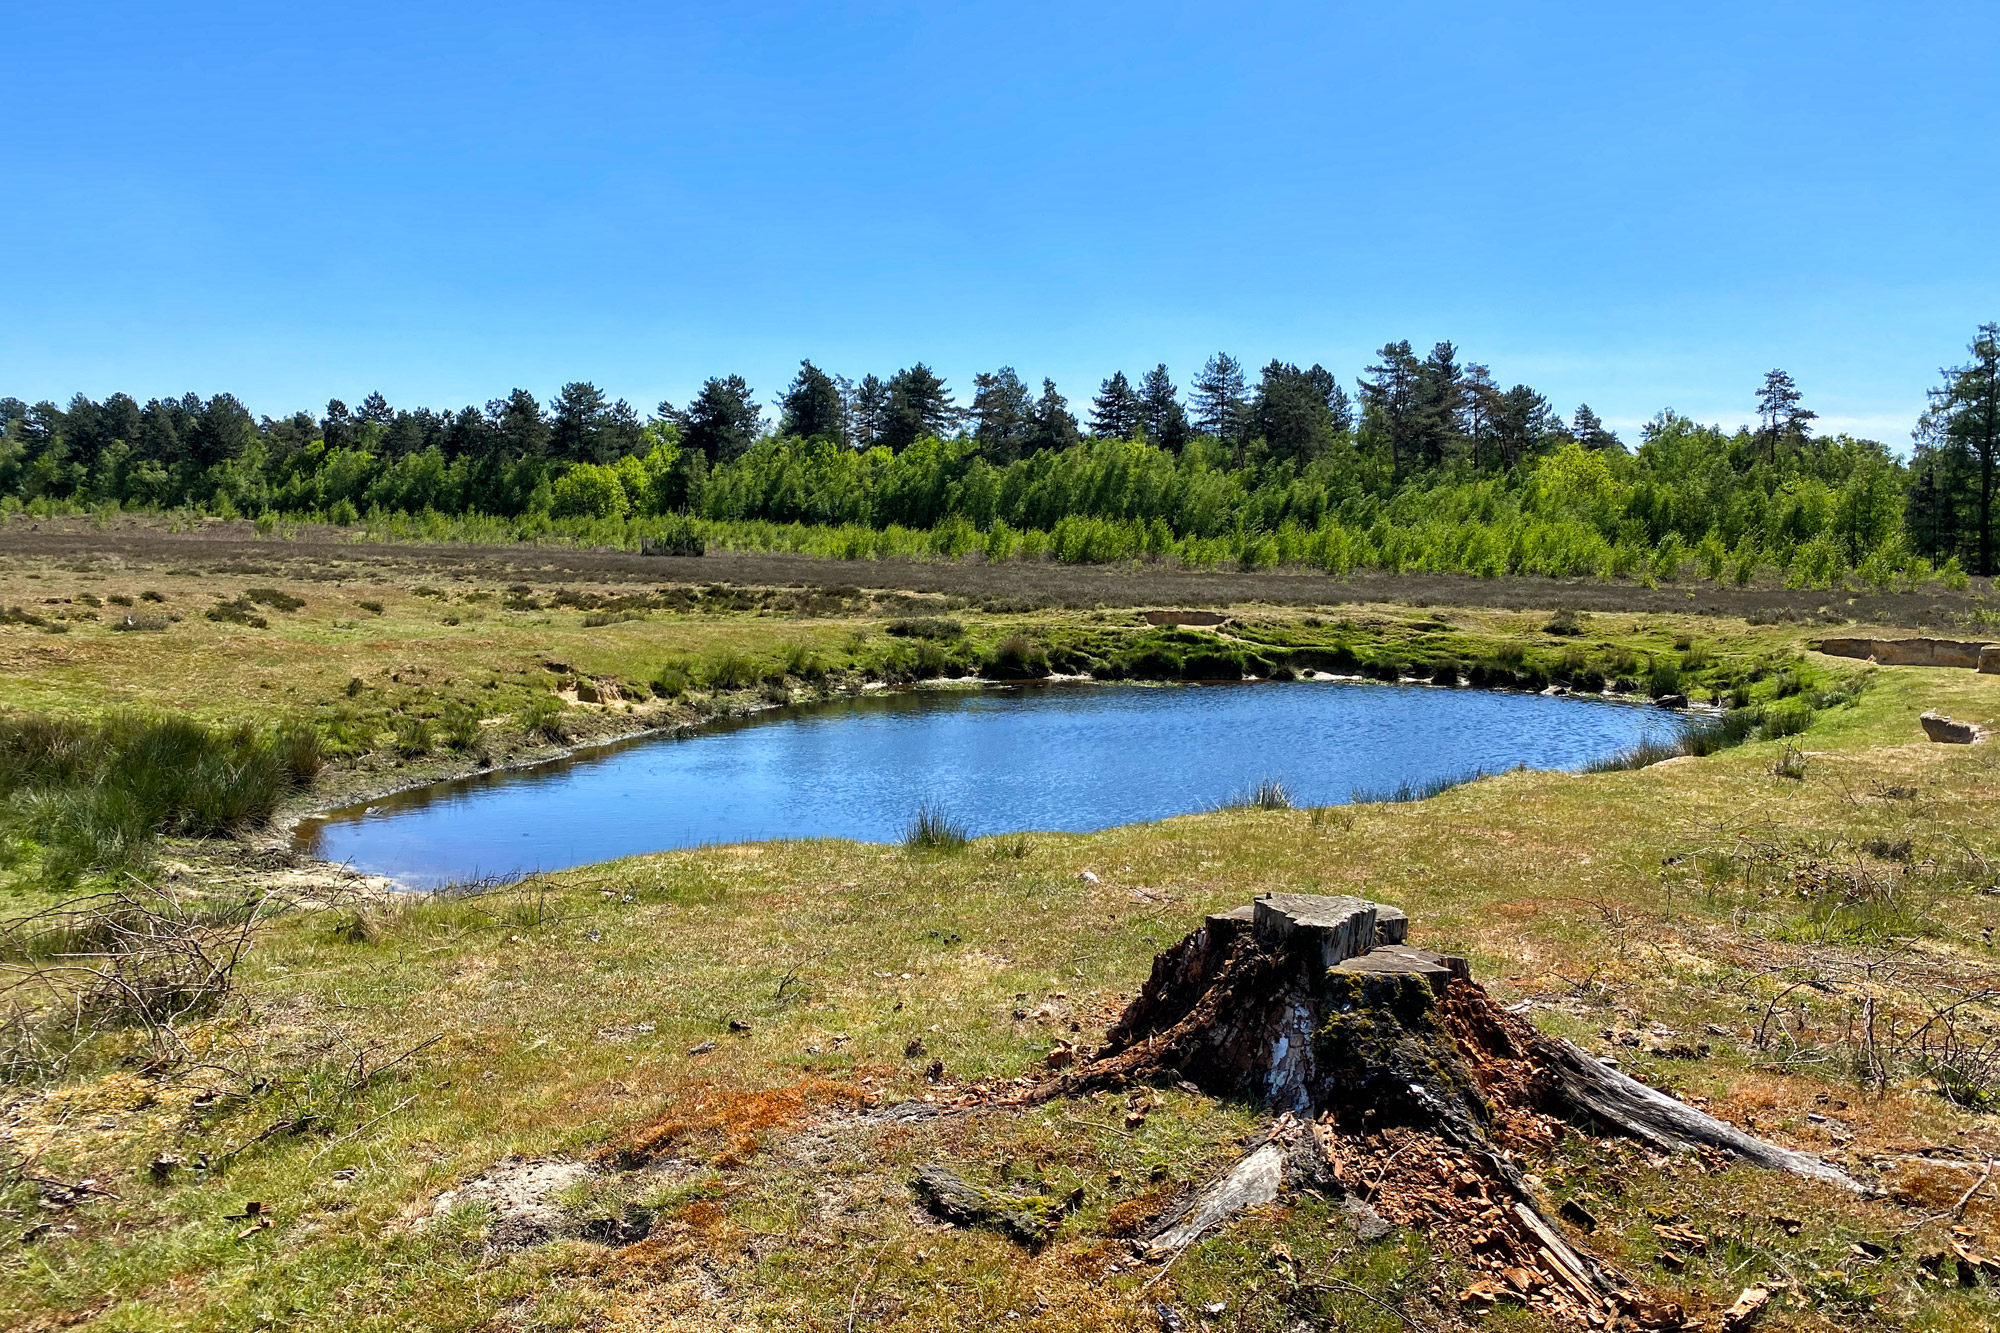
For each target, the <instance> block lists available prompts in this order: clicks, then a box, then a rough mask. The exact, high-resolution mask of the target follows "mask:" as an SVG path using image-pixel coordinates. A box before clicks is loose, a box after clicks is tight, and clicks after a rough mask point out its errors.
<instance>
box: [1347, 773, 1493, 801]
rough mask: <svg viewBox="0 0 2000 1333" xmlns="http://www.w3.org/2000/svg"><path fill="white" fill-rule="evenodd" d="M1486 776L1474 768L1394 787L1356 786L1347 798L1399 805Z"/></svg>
mask: <svg viewBox="0 0 2000 1333" xmlns="http://www.w3.org/2000/svg"><path fill="white" fill-rule="evenodd" d="M1488 776H1490V775H1489V774H1488V773H1487V771H1486V770H1485V769H1483V768H1475V769H1472V770H1471V771H1469V772H1465V773H1448V774H1446V775H1445V776H1443V777H1437V778H1425V779H1424V780H1423V781H1421V782H1402V783H1398V784H1397V785H1396V786H1394V787H1374V788H1370V787H1356V788H1354V790H1353V791H1351V792H1350V793H1348V797H1347V799H1348V801H1349V802H1350V803H1352V804H1354V805H1400V804H1404V803H1406V802H1410V801H1428V800H1429V799H1430V798H1431V797H1433V796H1442V795H1444V793H1446V792H1448V791H1450V790H1451V789H1452V788H1453V787H1463V786H1464V785H1465V784H1466V783H1468V782H1477V781H1479V779H1481V778H1483V777H1488Z"/></svg>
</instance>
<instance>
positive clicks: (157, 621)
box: [111, 611, 167, 634]
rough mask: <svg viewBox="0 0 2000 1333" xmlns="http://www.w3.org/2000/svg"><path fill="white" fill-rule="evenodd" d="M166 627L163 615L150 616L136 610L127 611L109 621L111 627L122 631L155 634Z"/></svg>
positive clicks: (165, 619)
mask: <svg viewBox="0 0 2000 1333" xmlns="http://www.w3.org/2000/svg"><path fill="white" fill-rule="evenodd" d="M166 627H167V618H166V617H165V616H152V615H147V614H145V613H144V612H138V611H127V612H126V613H125V614H124V615H122V616H120V617H118V619H116V620H114V621H112V622H111V628H112V629H114V630H118V631H121V632H124V633H141V634H157V633H159V632H160V631H161V630H164V629H165V628H166Z"/></svg>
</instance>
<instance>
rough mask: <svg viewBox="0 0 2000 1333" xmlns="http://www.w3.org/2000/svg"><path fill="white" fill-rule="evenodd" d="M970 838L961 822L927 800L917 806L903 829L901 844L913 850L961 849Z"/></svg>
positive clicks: (947, 850)
mask: <svg viewBox="0 0 2000 1333" xmlns="http://www.w3.org/2000/svg"><path fill="white" fill-rule="evenodd" d="M970 840H971V839H970V836H969V835H968V834H967V833H966V831H965V825H964V824H963V823H961V822H959V821H958V820H956V819H953V818H952V817H951V815H950V814H948V813H946V811H945V810H944V808H943V807H942V806H937V805H933V804H931V802H929V801H925V802H924V803H923V804H921V805H919V806H918V807H917V812H916V813H915V814H913V815H911V816H910V822H909V825H908V827H906V828H905V829H904V830H903V846H905V847H907V848H908V849H909V850H911V851H913V852H956V851H961V850H963V849H964V847H965V844H966V843H967V842H969V841H970Z"/></svg>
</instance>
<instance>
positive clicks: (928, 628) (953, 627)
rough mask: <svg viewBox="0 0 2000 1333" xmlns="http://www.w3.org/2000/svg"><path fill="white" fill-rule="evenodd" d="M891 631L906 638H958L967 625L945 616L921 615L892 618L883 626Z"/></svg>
mask: <svg viewBox="0 0 2000 1333" xmlns="http://www.w3.org/2000/svg"><path fill="white" fill-rule="evenodd" d="M883 628H884V629H885V630H887V631H888V632H889V633H891V634H894V635H896V636H897V637H898V638H904V639H956V638H960V637H963V635H964V634H965V626H964V625H962V624H960V623H959V622H958V621H956V620H952V619H950V618H948V617H944V616H921V617H918V618H916V619H913V620H892V621H890V622H889V623H888V624H887V625H885V626H883Z"/></svg>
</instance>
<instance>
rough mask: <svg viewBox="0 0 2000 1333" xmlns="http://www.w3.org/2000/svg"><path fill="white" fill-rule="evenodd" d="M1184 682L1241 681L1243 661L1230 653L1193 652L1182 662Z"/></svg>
mask: <svg viewBox="0 0 2000 1333" xmlns="http://www.w3.org/2000/svg"><path fill="white" fill-rule="evenodd" d="M1181 679H1182V680H1241V679H1243V659H1242V658H1240V657H1237V656H1236V655H1235V654H1234V653H1228V652H1220V651H1217V652H1193V653H1189V654H1188V655H1187V656H1186V657H1185V658H1184V659H1182V661H1181Z"/></svg>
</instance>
